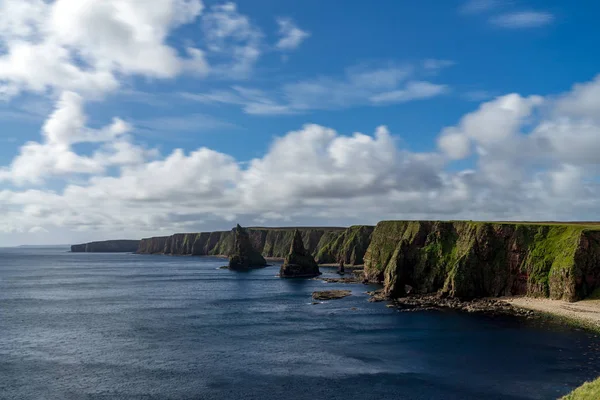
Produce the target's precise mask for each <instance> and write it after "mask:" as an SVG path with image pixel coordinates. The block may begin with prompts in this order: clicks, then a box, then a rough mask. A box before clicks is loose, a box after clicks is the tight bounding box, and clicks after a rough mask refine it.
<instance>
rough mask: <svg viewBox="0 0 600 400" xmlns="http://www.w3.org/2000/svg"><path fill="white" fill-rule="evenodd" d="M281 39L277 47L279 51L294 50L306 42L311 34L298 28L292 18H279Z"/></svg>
mask: <svg viewBox="0 0 600 400" xmlns="http://www.w3.org/2000/svg"><path fill="white" fill-rule="evenodd" d="M277 25H279V35H280V36H281V38H280V39H279V41H278V42H277V44H276V45H275V47H276V48H277V49H279V50H283V51H285V50H293V49H295V48H297V47H298V46H300V44H301V43H302V42H303V41H304V40H306V39H307V38H308V37H309V36H310V33H309V32H307V31H303V30H302V29H300V28H298V26H296V24H295V23H294V21H292V20H291V19H290V18H277Z"/></svg>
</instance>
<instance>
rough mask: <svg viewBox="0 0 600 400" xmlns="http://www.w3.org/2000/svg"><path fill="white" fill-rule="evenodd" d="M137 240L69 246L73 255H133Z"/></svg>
mask: <svg viewBox="0 0 600 400" xmlns="http://www.w3.org/2000/svg"><path fill="white" fill-rule="evenodd" d="M139 244H140V241H139V240H105V241H101V242H90V243H83V244H74V245H73V246H71V252H73V253H134V252H136V251H137V250H138V247H139Z"/></svg>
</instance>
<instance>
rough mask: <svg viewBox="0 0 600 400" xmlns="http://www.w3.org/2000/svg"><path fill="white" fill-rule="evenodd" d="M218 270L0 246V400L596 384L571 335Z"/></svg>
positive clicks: (508, 389)
mask: <svg viewBox="0 0 600 400" xmlns="http://www.w3.org/2000/svg"><path fill="white" fill-rule="evenodd" d="M223 264H225V260H223V259H219V258H211V257H169V256H148V255H133V254H82V253H67V252H66V251H65V250H64V249H60V250H53V249H0V398H1V399H261V400H262V399H264V400H269V399H344V400H351V399H361V400H365V399H377V400H382V399H407V400H408V399H414V400H417V399H423V400H424V399H444V400H453V399H457V400H458V399H460V400H468V399H477V400H479V399H488V400H490V399H515V400H516V399H555V398H557V397H558V396H560V395H563V394H565V393H567V392H568V391H569V390H571V389H572V388H574V387H576V386H578V385H579V384H581V383H582V382H583V381H585V380H587V379H591V378H594V377H596V376H598V375H600V350H599V345H600V343H599V342H600V338H598V337H596V336H594V335H592V334H589V333H586V332H582V331H579V330H575V329H572V328H565V327H560V326H556V325H552V324H550V325H549V324H541V323H539V322H530V321H525V320H520V319H514V318H508V317H503V318H493V317H488V316H481V315H470V314H461V313H456V312H414V313H401V312H398V311H395V310H393V309H389V308H386V307H385V304H384V303H369V302H368V301H367V299H368V297H367V295H366V294H365V293H364V292H365V291H366V290H369V287H367V286H364V285H343V284H331V283H329V284H328V283H324V282H323V281H319V280H281V279H279V278H277V277H276V274H277V272H278V271H277V267H269V268H265V269H261V270H254V271H250V272H243V273H240V272H232V271H229V270H222V269H218V267H219V266H221V265H223ZM326 271H327V270H326ZM328 273H330V274H332V271H331V270H329V272H328ZM333 288H335V289H350V290H352V296H350V297H347V298H344V299H341V300H335V301H329V302H325V303H322V304H316V305H313V304H311V303H312V300H311V293H312V291H314V290H324V289H333Z"/></svg>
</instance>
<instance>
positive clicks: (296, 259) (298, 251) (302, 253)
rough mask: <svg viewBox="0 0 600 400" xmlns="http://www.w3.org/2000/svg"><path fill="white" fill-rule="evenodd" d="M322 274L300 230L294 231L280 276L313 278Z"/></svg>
mask: <svg viewBox="0 0 600 400" xmlns="http://www.w3.org/2000/svg"><path fill="white" fill-rule="evenodd" d="M318 275H321V271H319V266H318V265H317V263H316V261H315V259H314V258H313V256H311V255H310V254H308V252H307V251H306V249H305V248H304V243H303V242H302V236H300V232H299V231H298V230H296V231H295V232H294V239H293V240H292V245H291V246H290V252H289V254H288V255H287V257H286V258H285V260H284V262H283V265H282V266H281V269H280V270H279V276H280V277H282V278H312V277H315V276H318Z"/></svg>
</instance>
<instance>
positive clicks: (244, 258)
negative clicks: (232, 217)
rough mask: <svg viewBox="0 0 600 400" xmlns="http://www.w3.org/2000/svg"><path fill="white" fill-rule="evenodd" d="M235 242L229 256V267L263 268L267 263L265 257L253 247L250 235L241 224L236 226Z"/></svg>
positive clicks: (237, 268)
mask: <svg viewBox="0 0 600 400" xmlns="http://www.w3.org/2000/svg"><path fill="white" fill-rule="evenodd" d="M234 231H235V239H234V240H235V243H234V245H233V253H232V254H231V255H230V256H229V269H233V270H245V269H251V268H261V267H264V266H266V265H267V262H266V261H265V259H264V257H263V256H262V255H261V254H260V253H259V252H258V251H256V250H255V249H254V247H252V243H251V242H250V236H248V232H246V230H245V229H244V228H242V227H241V226H240V225H239V224H238V225H237V226H236V227H235V228H234Z"/></svg>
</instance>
